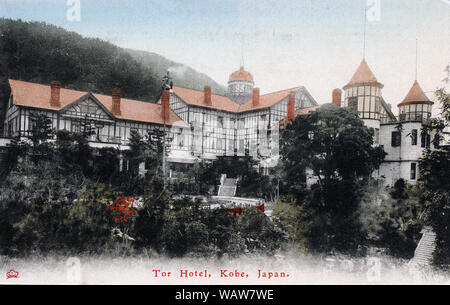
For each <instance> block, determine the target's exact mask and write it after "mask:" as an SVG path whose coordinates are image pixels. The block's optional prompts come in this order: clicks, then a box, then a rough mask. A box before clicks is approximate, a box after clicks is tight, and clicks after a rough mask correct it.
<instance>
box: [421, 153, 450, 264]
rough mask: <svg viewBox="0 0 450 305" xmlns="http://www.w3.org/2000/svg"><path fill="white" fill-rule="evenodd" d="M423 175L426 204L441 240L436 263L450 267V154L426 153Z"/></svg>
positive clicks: (423, 191) (430, 222) (435, 258)
mask: <svg viewBox="0 0 450 305" xmlns="http://www.w3.org/2000/svg"><path fill="white" fill-rule="evenodd" d="M419 172H420V176H419V183H420V186H421V190H422V202H423V204H424V206H425V208H426V209H427V216H428V219H427V220H428V224H430V225H431V226H432V227H433V230H434V232H435V233H436V239H437V250H436V252H435V257H434V262H435V263H436V264H438V265H447V266H450V177H449V172H450V152H449V151H446V150H442V149H440V150H433V151H425V152H424V153H423V155H422V157H421V160H420V163H419Z"/></svg>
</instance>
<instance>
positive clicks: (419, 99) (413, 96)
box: [398, 81, 434, 106]
mask: <svg viewBox="0 0 450 305" xmlns="http://www.w3.org/2000/svg"><path fill="white" fill-rule="evenodd" d="M412 104H428V105H433V104H434V103H433V102H432V101H430V99H429V98H428V97H427V96H426V94H425V93H424V92H423V90H422V88H421V87H420V85H419V83H418V82H417V81H415V82H414V84H413V86H412V87H411V89H410V90H409V92H408V94H407V95H406V97H405V99H404V100H403V101H402V102H401V103H400V104H399V105H398V106H405V105H412Z"/></svg>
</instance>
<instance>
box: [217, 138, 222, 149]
mask: <svg viewBox="0 0 450 305" xmlns="http://www.w3.org/2000/svg"><path fill="white" fill-rule="evenodd" d="M216 149H219V150H222V149H223V142H222V139H217V143H216Z"/></svg>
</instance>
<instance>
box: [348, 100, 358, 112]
mask: <svg viewBox="0 0 450 305" xmlns="http://www.w3.org/2000/svg"><path fill="white" fill-rule="evenodd" d="M348 108H350V109H352V110H354V111H357V109H358V98H357V97H351V98H349V99H348Z"/></svg>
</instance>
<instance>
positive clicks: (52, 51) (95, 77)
mask: <svg viewBox="0 0 450 305" xmlns="http://www.w3.org/2000/svg"><path fill="white" fill-rule="evenodd" d="M131 54H132V55H131ZM171 67H174V68H177V67H178V68H180V67H182V68H183V69H184V70H186V71H188V73H184V74H183V73H179V74H177V73H175V74H174V76H175V79H174V81H175V84H176V85H179V86H186V87H194V88H196V89H202V88H203V87H204V86H205V85H210V86H211V87H212V88H213V91H215V90H216V91H218V93H221V92H223V88H222V87H221V86H220V85H218V84H217V83H216V82H214V81H213V80H212V79H211V78H209V77H207V76H206V75H204V74H201V73H198V72H196V71H194V70H192V69H191V68H189V67H186V66H184V65H180V64H177V63H174V62H171V61H169V60H167V59H165V58H164V57H162V56H159V55H156V54H152V53H145V52H140V51H132V50H125V49H122V48H119V47H117V46H115V45H113V44H111V43H108V42H106V41H103V40H100V39H96V38H84V37H82V36H81V35H79V34H77V33H74V32H69V31H66V30H64V29H63V28H60V27H56V26H54V25H50V24H46V23H42V22H23V21H21V20H11V19H4V18H0V120H2V119H3V116H4V105H5V102H6V100H7V98H8V96H9V88H8V83H7V80H8V78H13V79H19V80H24V81H32V82H37V83H44V84H49V83H50V81H52V80H58V81H60V82H61V84H62V86H63V87H65V88H72V89H77V90H82V91H92V92H97V93H104V94H111V91H112V89H113V87H116V86H119V87H121V88H122V95H123V96H124V97H126V98H134V99H139V100H148V101H153V100H155V99H156V98H157V97H158V95H159V94H160V92H159V91H160V88H161V79H162V77H163V76H164V74H165V71H166V70H167V68H171ZM2 125H3V124H0V128H1V127H2Z"/></svg>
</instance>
